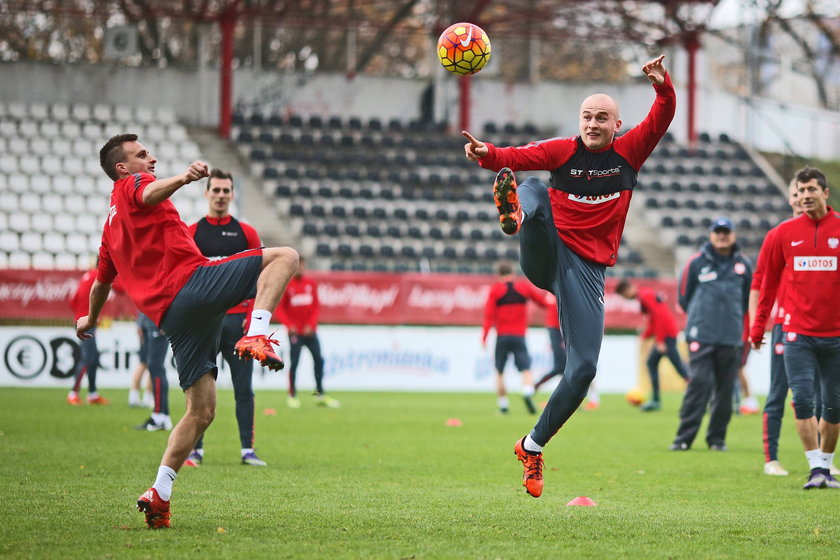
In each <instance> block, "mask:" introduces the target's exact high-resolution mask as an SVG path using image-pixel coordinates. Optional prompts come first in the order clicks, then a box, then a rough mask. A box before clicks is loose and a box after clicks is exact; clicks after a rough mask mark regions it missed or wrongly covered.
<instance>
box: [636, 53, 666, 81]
mask: <svg viewBox="0 0 840 560" xmlns="http://www.w3.org/2000/svg"><path fill="white" fill-rule="evenodd" d="M663 60H665V55H664V54H660V55H659V56H657V57H656V58H654V59H653V60H649V61H648V62H647V63H646V64H645V65H644V66H642V72H644V73H645V76H647V78H648V80H650V83H652V84H653V85H655V86H658V85H660V84H661V83H662V82H664V81H665V72H667V70H665V66H664V65H663V64H662V61H663Z"/></svg>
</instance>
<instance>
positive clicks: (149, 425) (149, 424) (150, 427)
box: [134, 416, 166, 432]
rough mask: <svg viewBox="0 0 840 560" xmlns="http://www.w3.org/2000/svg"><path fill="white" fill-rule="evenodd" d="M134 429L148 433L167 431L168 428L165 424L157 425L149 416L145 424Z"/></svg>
mask: <svg viewBox="0 0 840 560" xmlns="http://www.w3.org/2000/svg"><path fill="white" fill-rule="evenodd" d="M134 429H135V430H146V431H147V432H159V431H161V430H165V429H166V427H165V426H164V425H163V424H158V423H156V422H155V421H154V420H152V417H151V416H149V417H148V418H146V421H145V422H143V423H142V424H138V425H136V426H134Z"/></svg>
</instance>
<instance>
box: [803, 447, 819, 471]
mask: <svg viewBox="0 0 840 560" xmlns="http://www.w3.org/2000/svg"><path fill="white" fill-rule="evenodd" d="M805 458H806V459H808V468H809V469H821V468H822V451H821V450H820V449H812V450H810V451H806V452H805Z"/></svg>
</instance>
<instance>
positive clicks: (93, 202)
mask: <svg viewBox="0 0 840 560" xmlns="http://www.w3.org/2000/svg"><path fill="white" fill-rule="evenodd" d="M85 208H86V209H87V211H88V212H89V213H90V214H93V215H95V216H103V217H104V216H105V215H106V214H107V213H108V200H107V199H105V198H103V197H101V196H99V195H96V194H92V195H88V196H86V197H85Z"/></svg>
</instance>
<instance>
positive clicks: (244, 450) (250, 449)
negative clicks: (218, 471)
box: [240, 447, 254, 457]
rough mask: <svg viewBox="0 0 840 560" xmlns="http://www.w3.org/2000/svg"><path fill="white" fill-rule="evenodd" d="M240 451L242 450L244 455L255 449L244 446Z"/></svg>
mask: <svg viewBox="0 0 840 560" xmlns="http://www.w3.org/2000/svg"><path fill="white" fill-rule="evenodd" d="M240 451H241V452H242V456H243V457H244V456H245V455H247V454H248V453H253V452H254V450H253V449H252V448H250V447H243V448H242V449H240Z"/></svg>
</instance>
